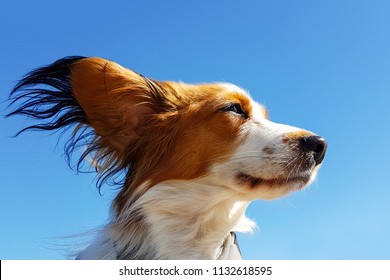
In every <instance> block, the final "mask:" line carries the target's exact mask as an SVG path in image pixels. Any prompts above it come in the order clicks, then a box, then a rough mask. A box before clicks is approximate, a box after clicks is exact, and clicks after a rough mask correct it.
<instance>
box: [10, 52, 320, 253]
mask: <svg viewBox="0 0 390 280" xmlns="http://www.w3.org/2000/svg"><path fill="white" fill-rule="evenodd" d="M10 98H11V104H12V105H11V106H17V108H16V109H14V110H13V111H12V112H11V113H9V114H8V116H12V115H25V116H28V117H32V118H35V119H36V120H38V121H39V122H38V123H36V124H34V125H31V126H29V127H27V128H25V129H23V130H22V131H25V130H28V129H34V130H48V131H51V130H58V129H64V128H67V127H74V131H73V134H72V136H71V137H70V139H69V140H68V142H67V143H66V145H65V151H66V155H67V158H68V160H70V157H71V155H72V154H73V153H74V152H75V150H76V149H77V148H79V147H83V148H84V152H83V153H82V154H81V155H80V156H79V159H78V161H77V163H76V167H75V168H76V169H77V170H79V169H80V168H81V166H82V165H83V163H84V162H85V161H86V160H89V161H90V162H91V164H92V166H93V167H94V168H96V171H97V176H98V179H97V184H98V187H99V188H100V187H101V186H102V185H103V184H105V183H113V184H115V185H118V186H120V190H119V192H118V194H117V195H116V197H115V199H114V201H113V203H112V214H111V218H110V221H109V222H108V223H107V225H106V226H105V227H104V228H103V229H101V232H100V234H99V237H98V238H97V239H96V240H95V241H94V242H92V244H90V245H89V246H87V247H86V248H85V249H84V250H83V251H81V252H79V253H78V255H77V257H76V258H77V259H240V258H241V253H240V251H239V247H238V244H237V240H236V237H235V232H237V231H238V232H246V231H250V230H252V228H253V227H254V226H255V225H254V222H253V221H251V220H250V219H248V218H247V217H246V216H245V210H246V208H247V206H248V205H249V204H250V202H251V201H253V200H256V199H264V200H270V199H274V198H279V197H281V196H284V195H286V194H288V193H291V192H293V191H296V190H300V189H303V188H304V187H306V186H307V185H309V184H310V183H311V182H313V180H314V179H315V176H316V173H317V171H318V170H319V168H320V166H321V163H322V161H323V159H324V156H325V152H326V149H327V142H326V141H325V140H324V138H322V137H320V136H317V135H315V134H313V133H312V132H309V131H307V130H303V129H299V128H296V127H292V126H288V125H283V124H278V123H274V122H271V121H270V120H269V118H268V111H267V109H266V108H265V107H263V106H262V105H260V104H258V103H257V102H255V101H254V100H252V99H251V97H250V96H249V94H248V93H247V92H246V91H245V90H243V89H242V88H240V87H238V86H235V85H233V84H229V83H208V84H198V85H192V84H186V83H183V82H171V81H157V80H153V79H149V78H147V77H144V76H142V75H141V74H138V73H137V72H134V71H132V70H129V69H127V68H124V67H122V66H120V65H119V64H117V63H115V62H112V61H109V60H106V59H102V58H98V57H89V58H88V57H80V56H77V57H76V56H73V57H65V58H63V59H60V60H58V61H56V62H54V63H53V64H51V65H48V66H45V67H42V68H39V69H36V70H34V71H32V72H30V73H28V74H27V75H26V76H25V77H24V78H23V79H21V80H20V81H19V82H18V83H17V85H16V86H15V87H14V89H13V90H12V92H11V97H10ZM22 131H21V132H22ZM118 176H119V178H118Z"/></svg>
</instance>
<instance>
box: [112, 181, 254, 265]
mask: <svg viewBox="0 0 390 280" xmlns="http://www.w3.org/2000/svg"><path fill="white" fill-rule="evenodd" d="M248 204H249V202H248V201H240V198H239V196H238V194H237V193H233V191H232V190H230V189H229V188H226V187H216V186H210V185H209V184H207V183H204V182H201V181H198V182H190V183H189V182H183V181H174V182H173V181H171V182H166V183H161V184H158V185H155V186H153V187H152V188H150V189H149V190H148V191H147V192H145V193H144V194H143V195H142V196H141V197H140V198H139V199H138V200H137V201H136V202H134V203H133V204H132V205H131V206H130V207H129V208H128V209H127V210H126V211H125V212H124V213H122V214H121V215H120V216H119V217H118V219H117V221H116V222H114V224H113V225H112V230H113V232H112V235H113V237H114V238H115V239H114V244H115V247H116V251H117V252H116V254H117V257H119V258H135V259H138V258H148V259H217V258H218V257H219V255H220V254H221V252H222V250H223V244H224V241H225V240H226V238H227V236H228V235H229V234H230V232H232V231H240V232H243V231H250V230H251V229H252V228H253V226H254V223H253V222H252V221H250V220H248V219H247V218H246V217H245V215H244V212H245V209H246V208H247V206H248Z"/></svg>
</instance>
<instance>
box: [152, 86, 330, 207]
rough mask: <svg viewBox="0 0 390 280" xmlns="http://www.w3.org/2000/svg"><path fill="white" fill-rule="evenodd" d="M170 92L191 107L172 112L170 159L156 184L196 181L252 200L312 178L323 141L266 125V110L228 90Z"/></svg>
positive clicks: (242, 93) (302, 132) (289, 128)
mask: <svg viewBox="0 0 390 280" xmlns="http://www.w3.org/2000/svg"><path fill="white" fill-rule="evenodd" d="M170 87H171V88H174V89H175V91H178V92H181V91H182V92H184V93H185V94H186V96H187V98H189V99H190V100H191V102H189V103H188V104H187V105H186V106H184V107H183V108H180V109H179V110H178V111H177V118H175V121H176V122H175V124H174V125H176V126H177V131H176V132H177V133H176V137H175V138H174V140H173V141H172V142H171V144H172V147H171V150H172V153H171V155H170V156H167V157H166V161H165V163H164V165H163V166H161V167H159V170H161V172H162V174H163V176H161V178H160V179H159V180H158V181H165V180H175V179H176V180H177V179H181V180H193V179H197V178H200V179H201V180H202V181H203V182H207V183H208V184H210V185H217V186H223V187H227V188H231V189H233V190H235V191H237V192H238V193H241V194H242V195H243V196H244V197H245V198H246V199H248V200H252V199H257V198H262V199H272V198H276V197H280V196H282V195H285V194H287V193H289V192H291V191H294V190H298V189H301V188H303V187H305V186H306V185H308V184H309V183H310V182H311V181H313V179H314V178H315V175H316V172H317V170H318V169H319V167H320V165H321V162H322V160H323V158H324V155H325V151H326V146H327V144H326V142H325V140H324V139H323V138H321V137H319V136H315V135H314V134H313V133H311V132H308V131H306V130H302V129H299V128H296V127H292V126H288V125H282V124H277V123H274V122H271V121H270V120H269V119H268V112H267V110H266V109H265V108H264V107H263V106H261V105H260V104H258V103H257V102H255V101H253V100H252V99H251V98H250V96H249V95H248V94H247V93H246V92H245V91H244V90H242V89H241V88H239V87H236V86H234V85H231V84H208V85H198V86H189V85H183V84H178V85H175V84H170ZM164 177H165V178H164Z"/></svg>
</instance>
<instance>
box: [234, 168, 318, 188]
mask: <svg viewBox="0 0 390 280" xmlns="http://www.w3.org/2000/svg"><path fill="white" fill-rule="evenodd" d="M236 178H237V180H238V181H239V182H240V183H241V184H243V185H245V186H248V187H250V188H257V187H260V186H267V187H271V188H276V187H279V186H285V185H292V184H293V185H294V186H295V187H297V188H303V187H305V186H306V185H307V184H308V182H309V181H310V178H311V176H310V174H307V173H305V174H296V175H290V176H286V177H282V176H281V177H276V178H270V179H265V178H261V177H253V176H251V175H248V174H245V173H241V172H240V173H238V175H237V176H236Z"/></svg>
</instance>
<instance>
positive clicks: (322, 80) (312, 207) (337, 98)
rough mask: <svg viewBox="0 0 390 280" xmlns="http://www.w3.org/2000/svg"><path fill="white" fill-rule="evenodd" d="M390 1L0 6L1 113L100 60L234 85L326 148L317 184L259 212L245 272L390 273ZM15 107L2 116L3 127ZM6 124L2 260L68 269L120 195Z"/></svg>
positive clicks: (15, 2)
mask: <svg viewBox="0 0 390 280" xmlns="http://www.w3.org/2000/svg"><path fill="white" fill-rule="evenodd" d="M389 14H390V2H389V1H356V0H355V1H312V0H306V1H305V0H302V1H287V0H285V1H280V0H275V1H262V0H261V1H255V0H253V1H246V0H243V1H216V0H215V1H206V0H201V1H157V0H156V1H152V0H146V1H111V2H110V3H109V2H107V1H101V2H100V1H74V0H71V1H60V2H58V1H40V0H37V1H19V0H12V1H10V0H5V1H2V2H1V4H0V33H1V44H0V56H1V67H2V71H1V72H2V75H1V79H0V81H1V82H0V93H1V101H5V100H6V98H7V96H8V93H9V92H10V90H11V89H12V87H13V86H14V85H15V82H16V81H17V80H18V79H20V78H21V77H22V75H24V74H25V73H26V72H27V71H29V70H31V69H33V68H36V67H38V66H42V65H45V64H48V63H51V62H53V61H54V60H56V59H58V58H61V57H63V56H68V55H84V56H100V57H104V58H107V59H110V60H114V61H117V62H118V63H120V64H122V65H124V66H126V67H129V68H131V69H134V70H136V71H137V72H140V73H142V74H144V75H145V76H148V77H152V78H155V79H161V80H175V81H179V80H181V81H185V82H190V83H197V82H206V81H207V82H211V81H228V82H232V83H235V84H237V85H239V86H241V87H243V88H245V89H247V90H248V91H249V92H250V93H251V94H252V96H253V97H254V99H256V100H257V101H259V102H261V103H263V104H265V105H266V106H267V107H268V108H269V109H270V117H271V119H272V120H273V121H276V122H280V123H287V124H291V125H294V126H299V127H303V128H306V129H308V130H312V131H315V132H317V133H318V134H321V135H323V136H324V137H325V138H326V139H327V140H328V143H329V147H328V153H327V155H326V158H325V161H324V164H323V167H322V169H321V171H320V173H319V176H318V180H317V182H316V183H314V184H313V185H312V186H311V187H309V188H308V189H306V190H304V191H301V192H298V193H295V194H293V195H290V196H288V197H285V198H282V199H278V200H274V201H267V202H265V201H255V202H254V203H252V204H251V206H250V208H249V209H248V213H247V214H248V216H249V217H251V218H253V219H254V220H256V222H257V223H258V225H259V229H258V230H257V231H256V232H255V233H254V234H252V235H241V234H240V235H239V242H240V245H241V250H242V252H243V255H244V258H246V259H390V238H389V236H390V183H389V178H388V177H387V175H389V174H390V162H389V156H390V152H389V139H390V125H389V123H390V113H389V111H390V110H389V109H388V107H389V104H390V17H389ZM6 105H7V103H6V102H4V103H1V104H0V109H1V111H2V112H3V115H4V114H5V112H6V111H5V110H6ZM30 123H31V122H30V121H29V120H26V119H23V118H19V117H14V118H8V119H4V118H2V120H1V121H0V144H1V145H0V146H1V147H2V148H1V157H0V172H1V179H0V192H1V195H0V259H64V258H67V254H68V253H70V252H71V250H72V249H73V248H75V247H77V244H78V243H79V241H80V239H84V238H85V236H84V234H83V233H84V232H88V231H89V230H91V229H94V228H96V227H98V226H99V225H102V224H104V222H105V221H106V220H107V217H108V208H109V205H110V202H111V200H112V198H113V197H114V194H115V191H113V190H112V189H110V188H109V187H105V188H103V196H100V195H99V194H98V192H97V190H96V189H95V187H94V183H93V180H94V175H93V174H80V175H77V174H76V173H75V172H74V171H72V170H70V169H69V168H68V166H67V164H66V163H65V161H64V159H63V158H62V145H61V143H62V142H61V141H60V143H59V144H58V145H57V140H58V134H56V135H54V136H53V135H49V134H45V133H40V132H28V133H25V134H22V135H21V136H19V137H17V138H11V136H12V135H13V134H14V133H16V132H17V131H18V130H19V129H20V128H22V127H24V126H26V125H29V124H30Z"/></svg>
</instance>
